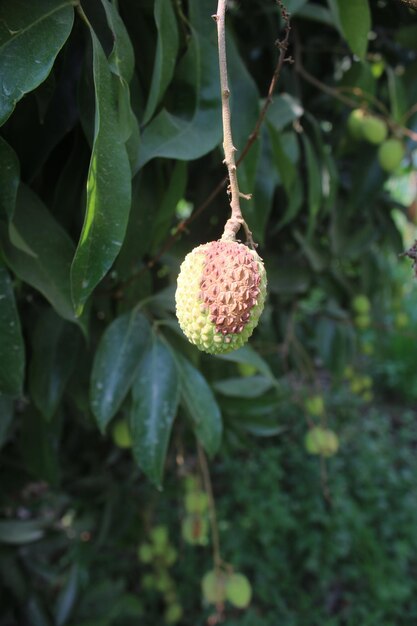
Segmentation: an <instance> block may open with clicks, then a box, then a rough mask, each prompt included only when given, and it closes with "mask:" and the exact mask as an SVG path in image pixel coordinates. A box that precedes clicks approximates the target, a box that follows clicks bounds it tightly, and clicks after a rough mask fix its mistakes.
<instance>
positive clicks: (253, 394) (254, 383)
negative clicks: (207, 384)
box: [213, 376, 274, 398]
mask: <svg viewBox="0 0 417 626" xmlns="http://www.w3.org/2000/svg"><path fill="white" fill-rule="evenodd" d="M273 386H274V381H273V380H271V378H267V377H266V376H247V377H245V378H226V379H225V380H218V381H216V382H215V383H214V384H213V387H214V389H215V390H216V391H218V392H219V393H221V394H223V395H224V396H232V397H236V398H257V397H258V396H261V395H262V394H264V393H265V392H266V391H268V389H271V387H273Z"/></svg>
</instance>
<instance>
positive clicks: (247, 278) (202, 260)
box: [175, 241, 266, 354]
mask: <svg viewBox="0 0 417 626" xmlns="http://www.w3.org/2000/svg"><path fill="white" fill-rule="evenodd" d="M265 296H266V273H265V268H264V265H263V263H262V260H261V258H260V257H259V256H258V254H257V253H256V252H255V250H251V249H250V248H248V247H247V246H245V245H244V244H241V243H238V242H236V241H211V242H209V243H206V244H204V245H201V246H198V247H197V248H194V250H192V251H191V252H190V253H189V254H187V256H186V257H185V259H184V261H183V263H182V265H181V271H180V273H179V276H178V284H177V292H176V295H175V300H176V305H177V317H178V321H179V324H180V326H181V328H182V330H183V332H184V334H185V335H186V336H187V338H188V339H189V340H190V341H191V343H194V344H195V345H196V346H197V347H198V348H199V349H200V350H203V351H204V352H208V353H210V354H224V353H226V352H231V351H232V350H237V349H238V348H240V347H241V346H243V345H244V344H245V343H246V341H247V340H248V338H249V337H250V336H251V334H252V332H253V329H254V328H255V326H256V325H257V323H258V320H259V317H260V315H261V313H262V310H263V307H264V302H265Z"/></svg>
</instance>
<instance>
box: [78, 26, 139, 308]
mask: <svg viewBox="0 0 417 626" xmlns="http://www.w3.org/2000/svg"><path fill="white" fill-rule="evenodd" d="M91 38H92V42H93V74H94V87H95V98H96V113H95V125H94V143H93V151H92V155H91V161H90V168H89V172H88V179H87V207H86V215H85V219H84V225H83V229H82V233H81V237H80V240H79V243H78V246H77V250H76V252H75V256H74V260H73V263H72V267H71V286H72V297H73V301H74V306H75V308H76V311H77V314H78V315H80V314H81V313H82V310H83V307H84V305H85V302H86V300H87V298H88V296H89V295H90V293H91V292H92V290H93V289H94V287H95V286H96V285H97V283H98V282H100V280H101V279H102V278H103V277H104V276H105V274H106V273H107V271H108V270H109V269H110V267H111V265H112V264H113V261H114V260H115V258H116V256H117V254H118V252H119V250H120V248H121V246H122V243H123V239H124V236H125V231H126V226H127V221H128V218H129V210H130V201H131V182H130V179H131V172H130V165H129V160H128V156H127V152H126V147H125V145H124V143H123V140H122V137H121V135H120V129H119V123H118V116H117V110H116V107H115V103H114V99H113V86H112V80H111V73H110V69H109V65H108V62H107V59H106V56H105V54H104V51H103V49H102V47H101V44H100V42H99V40H98V39H97V37H96V35H95V34H94V32H93V31H92V32H91Z"/></svg>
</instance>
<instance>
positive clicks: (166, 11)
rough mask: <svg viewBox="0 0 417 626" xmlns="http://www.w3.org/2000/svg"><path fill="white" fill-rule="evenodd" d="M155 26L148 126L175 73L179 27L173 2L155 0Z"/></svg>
mask: <svg viewBox="0 0 417 626" xmlns="http://www.w3.org/2000/svg"><path fill="white" fill-rule="evenodd" d="M154 17H155V24H156V28H157V31H158V40H157V44H156V53H155V64H154V68H153V72H152V82H151V86H150V89H149V95H148V100H147V103H146V109H145V113H144V115H143V119H142V124H146V123H147V122H148V121H149V120H150V119H151V117H152V115H153V114H154V112H155V109H156V107H157V106H158V104H159V102H160V100H161V98H162V96H163V95H164V93H165V90H166V88H167V87H168V85H169V83H170V81H171V78H172V75H173V73H174V68H175V63H176V57H177V53H178V43H179V39H178V27H177V22H176V18H175V13H174V10H173V6H172V3H171V2H166V0H155V6H154Z"/></svg>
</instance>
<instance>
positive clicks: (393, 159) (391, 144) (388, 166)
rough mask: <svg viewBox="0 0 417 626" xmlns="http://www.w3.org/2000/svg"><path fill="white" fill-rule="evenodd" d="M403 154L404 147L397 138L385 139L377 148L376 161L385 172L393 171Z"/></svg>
mask: <svg viewBox="0 0 417 626" xmlns="http://www.w3.org/2000/svg"><path fill="white" fill-rule="evenodd" d="M404 155H405V147H404V144H403V142H402V141H400V140H399V139H394V138H392V139H387V141H384V143H382V144H381V145H380V146H379V148H378V161H379V164H380V166H381V167H382V169H383V170H385V171H386V172H394V171H395V170H396V169H397V167H398V166H399V165H400V163H401V161H402V160H403V158H404Z"/></svg>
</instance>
